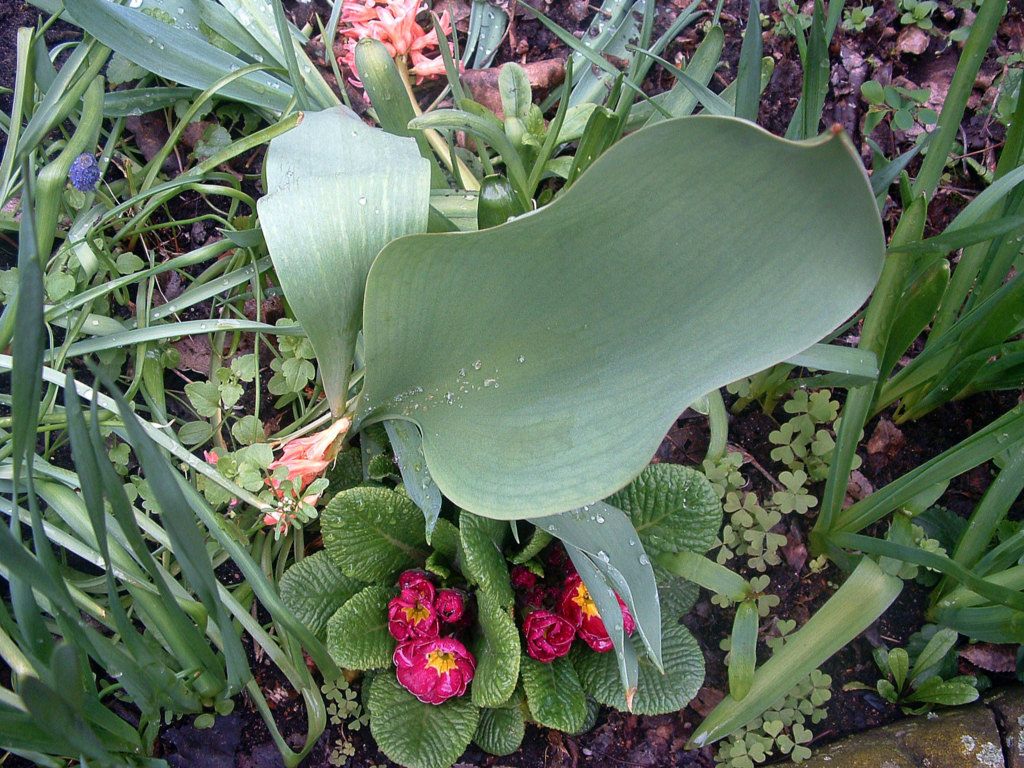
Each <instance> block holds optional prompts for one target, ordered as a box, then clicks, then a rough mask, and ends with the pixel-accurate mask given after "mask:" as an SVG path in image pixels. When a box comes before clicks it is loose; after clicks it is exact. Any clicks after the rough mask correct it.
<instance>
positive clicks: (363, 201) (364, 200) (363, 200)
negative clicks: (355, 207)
mask: <svg viewBox="0 0 1024 768" xmlns="http://www.w3.org/2000/svg"><path fill="white" fill-rule="evenodd" d="M359 204H360V205H366V198H365V197H360V198H359Z"/></svg>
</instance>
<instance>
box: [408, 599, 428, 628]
mask: <svg viewBox="0 0 1024 768" xmlns="http://www.w3.org/2000/svg"><path fill="white" fill-rule="evenodd" d="M429 618H430V609H429V608H427V606H425V605H424V604H423V603H421V602H420V601H419V600H417V601H416V604H415V605H410V606H409V607H408V608H406V609H405V620H406V621H408V622H409V623H410V624H419V623H420V622H421V621H426V620H427V619H429Z"/></svg>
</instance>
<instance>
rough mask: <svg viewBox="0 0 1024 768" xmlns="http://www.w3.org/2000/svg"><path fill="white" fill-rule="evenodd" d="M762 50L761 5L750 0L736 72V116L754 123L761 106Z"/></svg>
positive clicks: (754, 0) (755, 0)
mask: <svg viewBox="0 0 1024 768" xmlns="http://www.w3.org/2000/svg"><path fill="white" fill-rule="evenodd" d="M761 50H762V45H761V6H760V5H759V4H758V1H757V0H750V6H749V8H748V10H747V30H746V32H745V33H744V34H743V46H742V47H741V48H740V63H739V69H738V71H737V72H736V117H742V118H743V119H744V120H749V121H750V122H752V123H756V122H757V111H758V108H759V107H760V106H761Z"/></svg>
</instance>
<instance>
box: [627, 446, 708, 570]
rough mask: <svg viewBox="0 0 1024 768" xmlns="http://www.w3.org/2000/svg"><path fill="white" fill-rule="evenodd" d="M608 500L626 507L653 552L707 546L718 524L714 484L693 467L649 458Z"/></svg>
mask: <svg viewBox="0 0 1024 768" xmlns="http://www.w3.org/2000/svg"><path fill="white" fill-rule="evenodd" d="M607 501H608V503H609V504H611V505H612V506H614V507H617V508H618V509H621V510H622V511H623V512H625V513H626V515H627V516H628V517H629V519H630V521H631V522H632V523H633V527H634V528H636V530H637V533H639V534H640V539H641V540H642V541H643V543H644V549H646V550H647V552H648V553H649V554H651V555H658V554H662V553H664V552H669V553H674V552H679V551H680V550H689V551H691V552H696V553H698V554H702V553H704V552H707V551H708V550H709V549H710V548H711V546H712V545H713V544H714V543H715V537H716V536H717V535H718V529H719V528H721V526H722V504H721V502H720V501H719V499H718V495H717V494H716V493H715V489H714V488H713V487H712V486H711V483H710V482H708V479H707V478H706V477H705V476H704V475H703V474H701V473H700V472H698V471H697V470H695V469H693V468H692V467H682V466H679V465H678V464H651V465H649V466H647V467H645V468H644V470H643V471H642V472H641V473H640V474H639V475H637V477H636V478H635V479H634V480H633V481H632V482H631V483H630V484H629V485H627V486H626V487H625V488H623V489H622V490H621V491H619V492H617V493H614V494H612V495H611V496H609V497H608V499H607Z"/></svg>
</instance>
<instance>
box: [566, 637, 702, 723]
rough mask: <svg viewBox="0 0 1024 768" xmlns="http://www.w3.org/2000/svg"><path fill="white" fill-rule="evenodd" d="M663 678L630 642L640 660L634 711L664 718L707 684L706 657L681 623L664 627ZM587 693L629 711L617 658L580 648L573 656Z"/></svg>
mask: <svg viewBox="0 0 1024 768" xmlns="http://www.w3.org/2000/svg"><path fill="white" fill-rule="evenodd" d="M661 637H662V655H661V658H662V661H663V662H664V665H665V674H662V673H661V672H660V671H659V670H658V668H657V667H655V666H654V664H653V663H651V660H650V659H649V658H648V657H647V656H646V655H645V654H644V652H643V646H642V645H641V644H640V642H639V639H638V638H637V637H636V635H635V634H634V636H633V637H632V638H630V642H632V643H633V646H634V647H635V648H636V650H637V653H638V654H639V656H640V671H639V679H638V682H637V688H636V695H635V696H634V697H633V709H632V711H633V712H634V713H635V714H638V715H661V714H665V713H668V712H675V711H677V710H680V709H682V708H683V707H685V706H686V705H687V704H688V703H689V701H690V700H691V699H692V698H693V697H694V696H696V695H697V691H698V690H700V687H701V685H702V684H703V682H704V655H703V654H702V653H701V650H700V646H699V645H698V644H697V641H696V639H694V637H693V635H691V634H690V632H689V630H688V629H686V627H684V626H682V625H681V624H679V623H678V620H677V619H671V620H668V621H666V622H665V623H664V624H663V625H662V634H661ZM570 658H571V659H572V662H573V665H574V666H575V668H576V671H577V673H578V674H579V679H580V683H581V684H582V686H583V688H584V690H586V692H587V693H589V694H590V695H591V696H593V697H594V698H595V699H597V700H598V701H599V702H601V703H602V704H604V705H605V706H609V707H615V708H616V709H618V710H622V711H625V710H626V697H625V694H624V693H623V690H622V683H621V682H620V680H619V671H618V665H617V664H616V662H615V658H614V654H611V653H594V652H593V651H592V650H590V648H587V647H586V646H583V645H579V644H577V645H576V646H574V647H573V650H572V652H571V654H570Z"/></svg>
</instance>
